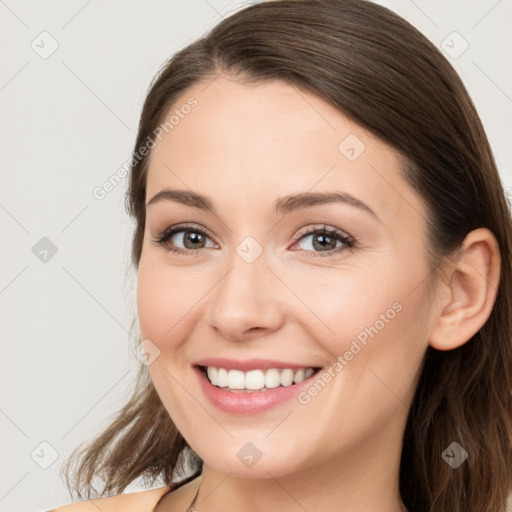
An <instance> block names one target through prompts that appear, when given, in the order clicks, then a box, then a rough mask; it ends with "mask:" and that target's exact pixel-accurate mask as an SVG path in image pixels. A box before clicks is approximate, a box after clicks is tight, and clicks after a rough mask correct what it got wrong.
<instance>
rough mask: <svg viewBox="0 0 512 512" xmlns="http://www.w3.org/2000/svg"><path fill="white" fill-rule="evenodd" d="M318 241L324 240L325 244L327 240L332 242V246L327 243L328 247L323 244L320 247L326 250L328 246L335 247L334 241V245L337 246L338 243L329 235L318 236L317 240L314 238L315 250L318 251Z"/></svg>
mask: <svg viewBox="0 0 512 512" xmlns="http://www.w3.org/2000/svg"><path fill="white" fill-rule="evenodd" d="M317 239H318V240H322V241H323V242H325V241H326V239H327V241H329V240H330V241H331V243H330V244H329V243H328V242H327V245H325V244H323V243H321V244H320V246H319V247H320V248H323V249H325V248H326V247H328V246H332V245H333V244H332V242H333V241H334V245H336V241H335V240H334V238H333V237H331V236H329V235H317V236H316V238H313V245H314V246H315V249H316V248H318V247H317V244H316V243H315V241H316V240H317ZM328 248H329V247H328ZM332 248H334V247H332Z"/></svg>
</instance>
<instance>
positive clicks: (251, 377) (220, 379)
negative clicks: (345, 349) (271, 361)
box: [206, 366, 314, 390]
mask: <svg viewBox="0 0 512 512" xmlns="http://www.w3.org/2000/svg"><path fill="white" fill-rule="evenodd" d="M206 371H207V373H208V379H209V380H210V382H211V383H212V384H213V385H214V386H218V387H221V388H229V389H251V390H258V389H263V388H277V387H278V386H291V385H292V384H294V383H295V384H297V383H299V382H301V381H303V380H304V379H307V378H308V377H311V375H313V373H314V370H313V368H300V369H298V370H292V369H291V368H284V369H278V368H269V369H268V370H250V371H248V372H243V371H241V370H226V369H225V368H215V367H214V366H208V367H207V370H206Z"/></svg>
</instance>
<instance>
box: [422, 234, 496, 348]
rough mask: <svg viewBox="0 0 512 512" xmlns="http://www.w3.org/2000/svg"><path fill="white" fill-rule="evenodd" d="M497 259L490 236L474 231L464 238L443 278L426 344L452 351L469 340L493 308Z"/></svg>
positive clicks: (492, 238) (493, 240)
mask: <svg viewBox="0 0 512 512" xmlns="http://www.w3.org/2000/svg"><path fill="white" fill-rule="evenodd" d="M500 268H501V256H500V251H499V246H498V243H497V240H496V238H495V236H494V234H493V233H492V232H491V231H490V230H489V229H487V228H478V229H475V230H473V231H471V232H470V233H468V235H467V236H466V238H465V239H464V243H463V245H462V247H461V249H460V257H459V259H458V260H457V261H456V262H455V263H454V264H453V266H452V267H451V271H450V273H449V274H448V275H447V281H446V283H443V287H445V292H446V293H445V294H444V297H445V299H444V300H443V301H442V302H439V310H438V316H437V318H434V319H433V322H434V324H433V330H432V332H431V333H430V340H429V341H430V345H431V346H432V347H433V348H435V349H437V350H453V349H455V348H457V347H460V346H461V345H463V344H464V343H466V342H467V341H469V340H470V339H471V338H472V337H473V336H474V335H475V334H476V333H477V332H478V331H479V330H480V328H481V327H482V326H483V325H484V324H485V322H486V321H487V319H488V318H489V316H490V314H491V311H492V308H493V306H494V303H495V300H496V295H497V292H498V285H499V280H500Z"/></svg>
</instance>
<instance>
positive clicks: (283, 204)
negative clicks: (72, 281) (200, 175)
mask: <svg viewBox="0 0 512 512" xmlns="http://www.w3.org/2000/svg"><path fill="white" fill-rule="evenodd" d="M162 200H168V201H174V202H177V203H180V204H183V205H185V206H192V207H193V208H198V209H200V210H205V211H211V212H212V213H216V211H215V207H214V205H213V201H212V199H211V198H209V197H207V196H204V195H201V194H198V193H196V192H192V191H191V190H176V189H170V188H164V189H163V190H161V191H160V192H158V193H157V194H155V195H154V196H153V197H152V198H151V199H150V200H149V201H148V202H147V203H146V207H147V206H150V205H152V204H155V203H157V202H159V201H162ZM327 203H343V204H347V205H349V206H352V207H355V208H359V209H361V210H363V211H366V212H368V213H369V214H370V215H372V216H373V217H375V219H376V220H378V221H379V222H380V223H382V221H381V220H380V219H379V217H378V215H377V214H376V213H375V212H374V211H373V210H372V208H370V206H368V205H367V204H366V203H365V202H363V201H361V199H358V198H357V197H355V196H353V195H352V194H349V193H348V192H303V193H301V194H294V195H288V196H284V197H279V198H278V199H276V202H275V204H274V213H275V214H276V215H279V214H281V215H286V214H288V213H291V212H294V211H296V210H300V209H302V208H310V207H312V206H317V205H321V204H327Z"/></svg>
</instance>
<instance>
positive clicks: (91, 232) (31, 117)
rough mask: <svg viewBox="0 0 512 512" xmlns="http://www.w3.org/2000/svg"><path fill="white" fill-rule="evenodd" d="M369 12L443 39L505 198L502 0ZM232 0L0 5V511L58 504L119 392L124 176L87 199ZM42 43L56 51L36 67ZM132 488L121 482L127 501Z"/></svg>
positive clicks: (126, 241)
mask: <svg viewBox="0 0 512 512" xmlns="http://www.w3.org/2000/svg"><path fill="white" fill-rule="evenodd" d="M379 3H382V4H383V5H387V6H388V7H391V8H392V9H393V10H395V11H396V12H398V13H399V14H401V15H402V16H404V17H405V18H406V19H408V20H409V21H410V22H411V23H412V24H414V25H415V26H416V27H417V28H419V29H420V30H421V31H422V32H423V33H424V34H425V35H427V36H428V37H429V38H430V39H431V40H432V41H433V42H434V43H435V44H436V45H438V46H442V45H443V43H442V42H443V41H446V42H445V43H444V45H446V44H448V45H450V46H452V49H451V50H450V51H451V52H452V57H448V58H449V60H450V61H451V62H452V63H453V65H454V66H455V68H456V69H457V71H458V72H459V73H460V75H461V76H462V78H463V81H464V83H465V84H466V86H467V88H468V90H469V92H470V94H471V96H472V98H473V100H474V102H475V104H476V107H477V109H478V111H479V113H480V115H481V117H482V120H483V122H484V125H485V127H486V130H487V133H488V136H489V138H490V141H491V144H492V147H493V150H494V153H495V156H496V159H497V162H498V166H499V169H500V173H501V176H502V178H503V181H504V184H505V186H506V187H508V188H507V192H508V193H509V194H510V192H511V190H512V171H511V168H512V167H511V164H512V151H511V144H510V133H511V132H512V115H511V113H512V99H511V98H512V65H511V63H512V59H511V55H510V54H511V48H512V36H511V30H510V27H511V26H512V23H511V21H512V5H511V1H510V0H500V1H495V0H469V1H468V0H457V1H456V0H451V1H442V0H437V1H427V0H415V1H412V0H396V1H394V0H389V1H385V0H382V1H380V2H379ZM242 5H243V2H235V1H230V0H190V1H187V2H174V1H170V0H165V1H164V0H158V1H152V2H142V1H141V0H139V1H130V2H127V1H124V2H123V1H121V0H115V1H114V0H112V1H110V2H99V1H93V0H89V1H86V0H73V1H68V2H57V1H55V0H52V1H47V2H36V1H31V2H27V1H21V0H6V1H0V34H1V38H2V40H1V44H2V48H3V52H2V67H1V71H0V105H1V128H0V129H1V141H2V148H3V151H2V153H1V162H0V169H1V172H2V186H1V189H0V225H1V233H2V251H1V254H2V260H1V268H2V273H1V276H0V307H1V311H2V322H1V329H2V331H1V335H2V337H1V340H2V357H1V361H0V364H1V367H0V378H1V382H0V384H1V387H0V389H1V395H0V428H1V432H2V445H1V455H0V457H1V461H2V464H1V475H0V510H1V511H15V510H16V511H19V512H28V511H35V512H39V511H44V510H48V509H50V508H52V507H56V506H61V505H64V504H66V503H69V502H70V497H69V495H68V493H67V491H66V489H65V487H64V484H63V481H62V480H61V478H60V476H59V469H60V466H61V464H62V463H63V461H64V459H65V458H66V457H67V455H69V453H70V452H71V450H72V448H74V447H75V446H76V445H77V444H78V443H79V442H81V441H84V440H86V439H90V438H91V437H92V436H93V435H94V434H95V433H98V432H99V431H100V430H102V428H104V427H105V426H106V425H107V424H108V421H107V416H108V415H110V414H113V413H115V412H116V411H117V410H118V409H119V408H120V406H121V405H122V404H124V402H125V400H126V399H127V398H128V396H129V394H130V391H131V389H132V388H131V386H132V383H133V380H134V378H135V375H136V369H137V365H138V364H140V363H139V362H138V360H137V359H136V358H135V357H134V355H133V354H131V353H130V350H129V347H130V345H129V343H128V339H129V338H128V330H129V325H130V320H131V318H132V316H133V315H134V314H135V279H134V278H135V275H134V272H130V273H129V275H128V278H127V279H126V280H125V274H126V273H127V269H128V268H129V254H130V234H131V231H130V230H131V223H130V220H129V219H128V217H127V215H126V213H125V211H124V192H125V188H124V186H125V183H124V182H123V183H121V184H120V185H118V186H117V187H116V188H115V189H114V190H113V191H112V192H110V193H109V194H108V195H107V197H106V198H105V199H103V200H101V201H100V200H97V199H95V198H94V197H93V195H92V190H93V189H94V187H97V186H101V185H102V184H103V183H104V182H105V181H106V180H107V179H108V178H109V177H110V176H111V175H112V174H114V173H115V172H116V170H117V169H118V168H119V167H121V166H122V165H123V164H124V163H125V162H126V160H127V159H128V158H129V156H130V152H131V151H132V148H133V144H134V141H135V136H136V128H137V123H138V116H139V114H140V109H141V105H142V101H143V98H144V95H145V92H146V90H147V87H148V85H149V82H150V80H151V78H152V77H153V75H154V74H155V72H156V71H157V70H158V68H159V67H160V65H161V64H162V63H163V62H164V60H165V59H166V58H168V57H169V56H171V55H172V54H173V53H174V52H175V51H177V50H178V49H180V48H181V47H183V46H184V45H186V44H187V43H189V42H191V41H192V40H193V39H195V38H197V37H199V36H200V35H202V34H203V33H204V32H205V31H206V30H207V29H208V28H210V27H211V26H213V25H214V24H215V23H216V22H218V21H219V20H220V18H221V16H226V15H228V14H229V13H230V12H232V11H234V10H237V9H238V8H240V7H241V6H242ZM44 31H46V32H48V33H49V34H50V36H48V35H42V36H41V35H40V34H41V33H42V32H44ZM454 31H456V32H458V33H459V34H460V36H461V37H462V38H463V39H464V40H465V41H467V43H468V44H469V47H468V49H467V50H466V51H465V52H464V53H462V54H461V55H460V56H458V57H457V58H453V56H455V55H456V53H458V52H460V50H461V49H463V46H462V45H464V44H465V43H464V41H463V40H462V39H461V38H460V37H459V36H457V35H455V36H454V35H453V34H452V33H453V32H454ZM447 37H448V39H447ZM53 40H54V41H56V42H57V43H58V48H57V50H56V51H55V52H54V53H53V54H52V55H50V56H48V57H47V58H42V57H41V56H40V54H41V53H42V52H45V51H46V52H48V51H49V50H50V49H51V45H52V44H55V43H54V42H53ZM452 41H453V42H452ZM404 44H407V42H406V41H404ZM31 45H32V46H34V47H35V48H37V51H39V53H37V52H36V51H35V50H34V49H33V47H32V46H31ZM445 48H446V46H445ZM44 56H45V55H44ZM124 181H126V180H124ZM42 237H47V238H49V239H50V240H51V241H52V243H53V244H55V246H56V247H57V253H56V254H55V255H54V256H53V257H50V256H51V253H50V254H49V255H48V256H47V259H48V261H47V262H42V261H40V259H38V258H37V257H36V255H35V254H34V253H33V252H32V248H33V247H34V245H35V244H36V243H38V241H39V240H40V239H41V238H42ZM40 256H41V257H43V254H41V255H40ZM43 442H44V443H49V445H51V447H50V446H49V445H48V444H43V445H41V443H43ZM55 452H56V456H57V459H56V460H55V462H53V463H52V464H51V465H49V467H48V468H47V469H44V468H43V467H41V465H43V466H45V465H48V464H50V463H51V462H52V456H53V454H55ZM157 486H158V487H159V486H160V485H157ZM137 490H142V487H141V486H140V485H138V484H137V483H135V484H133V485H132V486H130V488H129V489H127V492H133V491H137Z"/></svg>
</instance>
